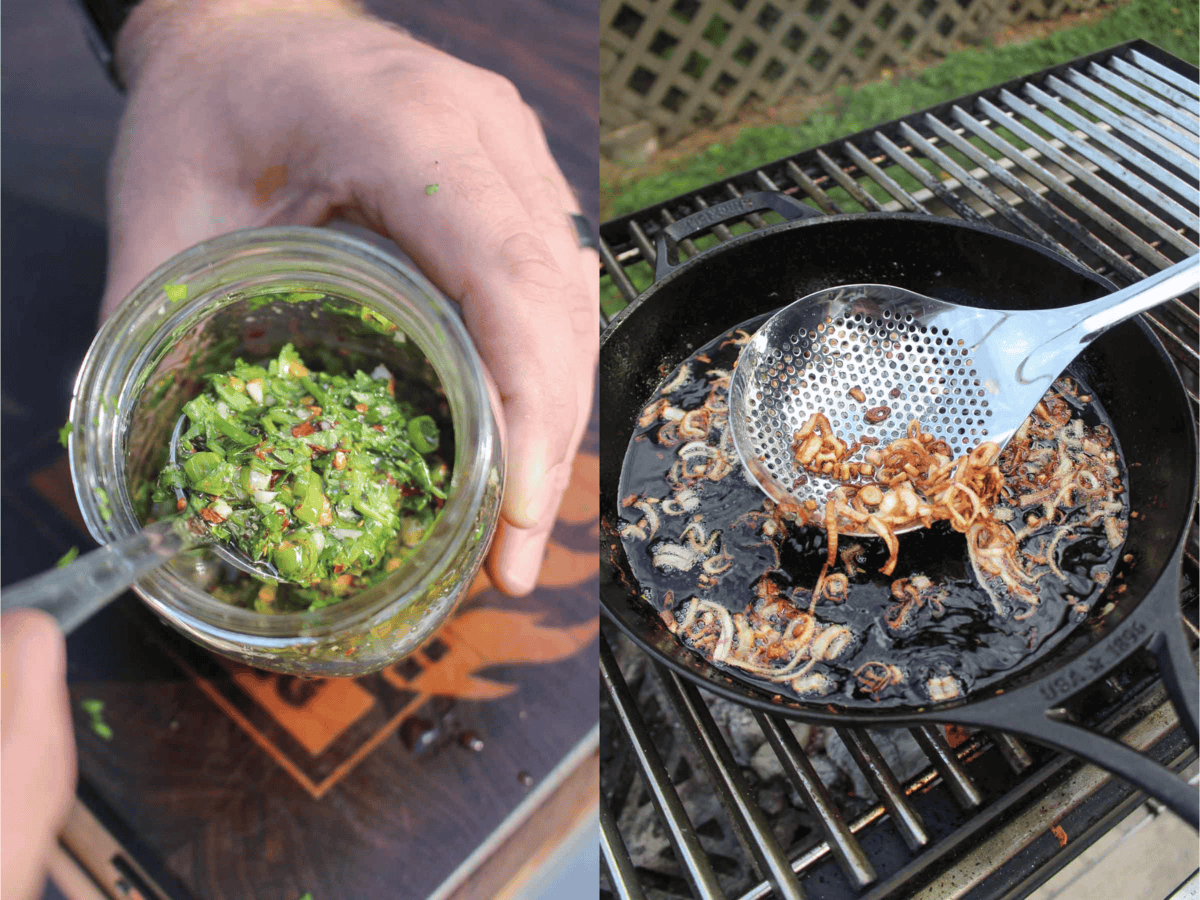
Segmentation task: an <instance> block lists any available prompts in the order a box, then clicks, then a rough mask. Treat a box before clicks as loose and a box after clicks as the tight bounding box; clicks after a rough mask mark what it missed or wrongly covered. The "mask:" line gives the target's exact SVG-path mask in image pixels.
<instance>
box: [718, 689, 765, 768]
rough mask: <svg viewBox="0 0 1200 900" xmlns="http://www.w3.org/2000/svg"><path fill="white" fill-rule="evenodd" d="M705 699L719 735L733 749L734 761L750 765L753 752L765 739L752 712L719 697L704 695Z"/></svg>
mask: <svg viewBox="0 0 1200 900" xmlns="http://www.w3.org/2000/svg"><path fill="white" fill-rule="evenodd" d="M705 700H706V701H707V702H708V708H709V710H710V711H711V712H712V716H713V719H714V720H715V721H716V723H717V728H718V729H720V731H721V736H722V737H724V738H725V742H726V743H727V744H729V749H730V750H732V751H733V759H734V761H735V762H736V763H737V764H738V765H739V766H744V767H747V768H749V767H751V761H752V760H753V759H754V754H755V753H756V752H758V748H759V747H761V746H762V745H763V744H764V743H766V740H767V739H766V738H765V737H763V733H762V731H761V730H760V729H759V727H758V722H756V721H755V720H754V713H753V712H751V710H750V709H748V708H747V707H745V706H740V705H739V704H737V703H731V702H730V701H728V700H723V699H721V698H720V697H714V696H712V695H706V696H705Z"/></svg>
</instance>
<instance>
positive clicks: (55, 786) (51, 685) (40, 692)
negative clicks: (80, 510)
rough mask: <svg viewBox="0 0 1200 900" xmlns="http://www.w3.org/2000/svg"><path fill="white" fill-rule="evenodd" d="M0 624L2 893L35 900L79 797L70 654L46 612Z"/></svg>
mask: <svg viewBox="0 0 1200 900" xmlns="http://www.w3.org/2000/svg"><path fill="white" fill-rule="evenodd" d="M0 622H2V624H0V796H2V797H3V805H4V815H3V816H0V856H2V859H3V866H2V868H0V871H2V872H3V884H2V885H0V895H2V896H4V897H5V898H8V897H14V898H26V897H29V898H32V897H34V896H36V892H37V890H38V888H39V885H40V884H41V883H42V879H43V876H44V866H45V856H46V854H47V853H48V852H49V849H50V847H51V844H52V842H53V841H54V840H55V835H56V834H57V833H58V829H59V828H60V827H61V825H62V821H63V819H64V818H65V816H66V813H67V810H68V809H69V807H70V804H71V799H72V797H73V795H74V786H75V747H74V742H73V738H72V733H71V715H70V703H69V701H68V698H67V688H66V678H65V676H66V652H65V647H64V645H63V638H62V634H61V632H60V631H59V630H58V626H57V625H56V624H55V622H54V620H53V619H52V618H50V617H49V616H47V615H46V614H45V613H41V612H37V611H34V610H19V611H15V612H11V613H6V614H5V615H4V617H3V619H2V620H0Z"/></svg>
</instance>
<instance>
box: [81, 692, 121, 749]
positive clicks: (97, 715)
mask: <svg viewBox="0 0 1200 900" xmlns="http://www.w3.org/2000/svg"><path fill="white" fill-rule="evenodd" d="M79 706H80V707H81V708H82V709H83V711H84V712H85V713H87V714H88V717H89V718H90V719H91V723H90V724H91V726H92V731H93V733H95V734H96V735H97V736H98V737H101V738H103V739H104V740H106V741H111V740H112V738H113V730H112V728H110V727H109V725H108V723H107V722H105V721H104V701H103V700H80V701H79Z"/></svg>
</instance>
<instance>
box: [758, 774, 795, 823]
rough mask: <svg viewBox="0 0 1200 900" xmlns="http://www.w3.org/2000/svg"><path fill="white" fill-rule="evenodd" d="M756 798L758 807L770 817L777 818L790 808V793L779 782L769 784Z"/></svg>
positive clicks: (774, 781) (760, 790)
mask: <svg viewBox="0 0 1200 900" xmlns="http://www.w3.org/2000/svg"><path fill="white" fill-rule="evenodd" d="M756 796H757V799H758V805H759V806H760V807H762V811H763V812H765V813H766V814H767V815H768V816H777V815H779V814H780V813H781V812H783V811H784V810H785V809H787V808H788V791H787V789H786V788H785V787H784V786H783V784H782V783H781V782H779V781H778V780H773V781H771V782H768V784H767V785H766V786H765V787H762V788H760V789H759V791H758V794H757V795H756Z"/></svg>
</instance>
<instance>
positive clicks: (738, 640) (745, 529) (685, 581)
mask: <svg viewBox="0 0 1200 900" xmlns="http://www.w3.org/2000/svg"><path fill="white" fill-rule="evenodd" d="M765 319H766V316H763V317H760V318H757V319H753V320H750V321H748V322H745V323H743V324H742V325H740V326H738V328H735V329H731V330H730V331H729V332H727V333H725V334H723V335H721V336H720V337H718V338H717V339H715V340H714V341H712V342H711V343H709V344H707V345H705V346H704V347H702V348H701V349H700V350H699V351H698V352H697V353H696V354H694V355H693V356H692V357H691V358H689V359H688V360H687V361H686V362H685V363H684V364H683V365H682V366H680V367H679V368H678V369H676V370H675V371H674V372H673V373H672V374H671V375H670V376H669V377H668V378H667V379H666V380H665V381H664V382H663V385H662V386H661V387H660V389H659V390H658V391H657V392H656V393H655V395H654V396H653V397H652V398H650V402H648V403H647V405H646V407H645V408H644V410H645V411H644V412H643V414H642V418H641V420H640V421H639V425H638V428H637V430H636V431H635V432H634V436H633V438H632V440H631V441H630V444H629V447H628V449H627V451H626V455H625V462H624V465H623V467H622V473H621V486H620V496H621V498H622V500H621V509H620V516H621V523H622V524H621V538H622V542H623V544H624V548H625V553H626V556H627V558H628V560H629V563H630V568H631V570H632V572H633V574H634V577H635V578H636V579H637V582H638V584H639V587H640V590H641V594H642V597H643V599H645V600H646V602H648V603H650V604H652V605H653V606H654V607H655V608H656V609H658V610H660V611H661V614H662V615H663V618H664V621H665V622H666V623H667V624H668V627H671V628H672V630H674V631H675V632H676V634H677V635H678V636H679V637H680V638H681V639H682V640H684V641H685V643H687V644H688V645H689V646H692V648H693V649H694V650H696V651H697V652H699V653H702V654H703V655H704V656H706V657H707V658H708V659H710V660H713V661H724V666H725V668H727V670H728V671H729V672H730V673H731V674H734V675H736V676H737V677H739V678H743V679H746V680H748V681H750V682H752V683H756V684H758V685H759V686H760V687H762V688H763V689H764V690H766V691H767V692H768V693H772V694H775V693H780V694H787V693H793V692H794V693H795V694H798V695H800V696H802V697H805V698H807V699H814V700H815V699H817V698H824V702H829V701H834V702H837V703H840V704H843V705H853V706H868V707H880V706H909V705H924V704H927V703H929V702H930V700H942V699H950V698H952V697H954V696H958V695H961V694H962V693H965V692H967V691H971V690H976V689H979V688H982V687H984V686H986V685H987V684H989V683H991V682H994V681H997V680H999V679H1000V678H1002V677H1003V676H1004V675H1005V674H1007V673H1009V672H1011V671H1012V670H1013V669H1015V668H1018V667H1022V666H1024V665H1026V664H1028V663H1030V662H1032V661H1033V660H1034V659H1035V658H1036V657H1038V656H1041V655H1042V654H1044V653H1046V652H1047V651H1049V650H1050V649H1051V648H1052V647H1053V646H1054V645H1056V644H1057V643H1058V642H1059V641H1061V640H1062V638H1063V637H1065V636H1066V634H1067V633H1068V632H1069V631H1070V630H1071V629H1072V628H1073V627H1074V626H1075V625H1076V624H1078V623H1079V622H1081V621H1082V620H1083V619H1084V618H1086V616H1087V612H1088V610H1089V609H1090V607H1091V606H1092V605H1093V604H1094V603H1095V601H1096V599H1097V598H1098V597H1099V596H1100V594H1101V593H1102V591H1103V586H1104V584H1105V583H1107V581H1108V578H1109V576H1110V574H1111V572H1112V570H1113V567H1114V565H1115V563H1116V561H1117V559H1118V558H1119V555H1120V541H1119V540H1118V537H1121V536H1123V533H1124V531H1123V529H1124V522H1125V517H1126V516H1127V512H1128V510H1127V509H1126V508H1125V502H1124V498H1125V494H1124V493H1123V492H1122V493H1121V494H1120V496H1119V500H1120V504H1119V506H1120V508H1119V509H1116V508H1115V507H1114V508H1113V509H1111V510H1110V513H1111V515H1107V516H1106V517H1109V518H1112V519H1113V520H1114V521H1113V522H1111V523H1109V524H1108V525H1107V526H1105V524H1104V522H1103V521H1102V520H1098V521H1096V522H1095V523H1093V524H1091V525H1088V526H1087V527H1081V528H1076V529H1075V530H1074V531H1073V532H1072V533H1071V534H1070V536H1069V538H1070V539H1069V540H1060V541H1059V542H1058V543H1056V544H1052V541H1053V534H1054V532H1055V531H1056V530H1057V524H1056V523H1058V524H1061V523H1062V522H1063V521H1066V520H1068V519H1070V517H1071V516H1072V515H1078V513H1079V512H1080V510H1078V509H1076V510H1069V509H1067V510H1064V509H1062V508H1060V511H1059V513H1058V514H1057V515H1056V516H1055V517H1054V518H1055V520H1056V521H1052V522H1046V523H1043V524H1042V526H1041V527H1040V528H1039V527H1038V523H1037V522H1036V521H1034V522H1033V527H1027V526H1026V519H1030V520H1031V521H1033V517H1035V516H1038V515H1039V514H1040V510H1041V509H1042V507H1041V506H1040V505H1039V504H1031V505H1030V506H1029V507H1026V508H1021V507H1017V508H1016V509H1015V512H1014V514H1013V522H1012V527H1013V529H1014V530H1016V531H1021V530H1024V531H1026V532H1027V533H1028V535H1027V537H1026V538H1025V539H1023V541H1022V544H1021V550H1022V552H1023V553H1028V554H1030V558H1031V559H1032V558H1034V557H1039V554H1040V555H1041V556H1040V557H1039V558H1045V557H1048V556H1052V557H1053V559H1054V561H1055V567H1056V569H1057V571H1055V572H1051V571H1048V570H1049V568H1050V567H1049V565H1048V564H1043V565H1040V566H1038V565H1035V566H1034V567H1033V568H1032V569H1031V571H1033V572H1035V574H1037V575H1040V577H1038V578H1037V583H1036V594H1035V595H1034V596H1035V599H1034V600H1033V601H1032V602H1026V601H1023V600H1021V599H1020V598H1019V597H1017V596H1014V595H1011V594H1009V593H1008V592H1006V590H1004V589H999V590H997V589H995V588H993V590H992V592H991V593H989V591H988V590H985V589H984V588H983V587H982V586H981V585H980V583H979V580H978V578H977V577H976V574H975V570H974V568H973V566H972V563H971V560H970V557H969V554H968V550H967V544H966V538H965V537H964V536H963V535H962V534H959V533H958V532H956V531H954V530H953V529H952V528H951V527H950V526H949V524H948V523H945V522H939V523H936V524H935V525H934V527H932V528H928V529H919V530H917V531H913V532H910V533H908V534H904V535H901V536H900V537H899V541H900V554H899V562H898V564H897V566H896V569H895V571H894V572H893V573H892V574H891V575H890V576H884V575H882V574H880V573H879V568H880V567H881V566H882V565H883V563H884V562H885V560H886V559H887V557H888V553H887V550H886V548H885V547H884V544H883V542H882V541H881V540H877V539H870V538H856V537H853V536H847V535H842V536H841V538H840V540H839V544H838V558H839V564H838V566H837V567H836V569H835V570H834V571H836V572H837V573H841V574H843V575H845V576H846V582H845V584H846V590H845V591H844V592H843V593H842V594H841V596H830V595H829V594H826V593H824V592H823V595H822V598H821V599H819V600H818V602H817V603H816V604H815V605H814V604H813V603H812V590H813V587H814V586H815V584H816V582H817V579H818V576H819V574H820V571H821V567H822V564H823V563H824V561H825V558H826V551H827V542H826V536H825V533H824V532H823V531H822V530H820V529H818V528H814V527H806V528H800V527H797V526H795V525H794V524H792V523H789V522H786V521H784V519H783V518H782V517H781V516H779V515H778V514H777V512H776V511H774V510H773V508H772V504H771V503H770V502H769V501H766V499H765V497H764V495H763V494H762V492H761V491H760V490H759V488H758V487H757V486H756V485H754V484H753V483H752V482H751V481H749V479H748V478H746V476H745V475H744V474H743V472H742V469H741V465H740V463H739V462H738V460H737V456H736V453H735V451H734V449H733V443H732V438H731V437H730V436H729V435H728V433H727V431H726V429H725V428H724V424H725V411H726V409H727V407H726V398H727V391H728V379H729V373H730V372H731V370H732V368H733V366H734V363H735V361H736V359H737V355H738V352H739V351H740V349H741V344H742V343H743V342H744V340H745V339H746V338H747V337H748V336H749V335H750V334H753V332H754V331H755V330H756V329H757V328H758V326H759V325H760V324H761V322H762V321H764V320H765ZM1088 393H1089V392H1088V391H1087V389H1086V387H1084V386H1082V385H1079V387H1078V391H1077V394H1078V396H1080V397H1086V396H1087V395H1088ZM1068 399H1069V401H1070V405H1071V408H1072V410H1071V415H1072V417H1073V418H1082V419H1083V421H1084V423H1085V425H1086V427H1087V429H1088V432H1087V433H1088V434H1089V435H1090V434H1092V433H1093V431H1094V430H1095V429H1097V427H1099V429H1100V433H1101V434H1103V433H1104V432H1105V429H1106V428H1107V425H1106V420H1105V419H1104V418H1103V413H1102V411H1101V410H1100V409H1099V408H1098V406H1097V404H1096V403H1095V402H1094V401H1093V402H1089V403H1083V402H1079V401H1078V400H1077V399H1076V398H1075V397H1070V398H1068ZM1068 424H1071V423H1068ZM1074 427H1075V428H1078V427H1079V426H1074ZM1112 450H1113V451H1114V452H1116V450H1117V448H1116V444H1115V439H1114V440H1113V441H1112ZM1113 464H1115V465H1116V466H1117V469H1116V470H1113V471H1119V477H1120V479H1122V480H1123V479H1124V466H1123V463H1122V461H1121V459H1120V455H1119V453H1116V458H1115V459H1114V460H1113ZM1106 527H1107V528H1108V529H1109V533H1108V534H1107V535H1106ZM1110 538H1111V540H1110ZM1114 541H1116V543H1117V546H1115V547H1114V546H1112V544H1113V542H1114ZM1048 549H1049V551H1050V552H1049V553H1047V550H1048ZM989 582H991V579H989ZM837 587H840V585H837ZM752 611H754V613H755V614H754V615H751V612H752ZM739 614H740V615H739ZM706 623H707V624H706ZM695 635H699V638H697V639H693V638H694V636H695ZM747 647H750V648H752V649H751V650H749V651H747V650H746V648H747ZM719 664H720V662H719Z"/></svg>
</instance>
